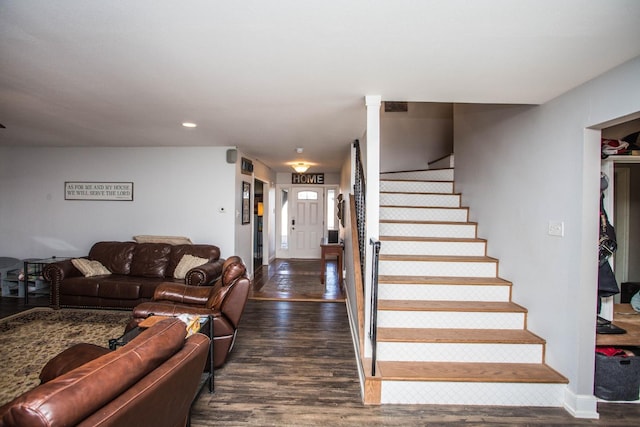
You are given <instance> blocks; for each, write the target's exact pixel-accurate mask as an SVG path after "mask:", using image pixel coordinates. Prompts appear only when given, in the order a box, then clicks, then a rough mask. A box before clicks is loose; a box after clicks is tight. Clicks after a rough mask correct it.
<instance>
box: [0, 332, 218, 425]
mask: <svg viewBox="0 0 640 427" xmlns="http://www.w3.org/2000/svg"><path fill="white" fill-rule="evenodd" d="M185 336H186V325H185V324H184V323H183V322H182V321H180V320H178V319H167V320H163V321H161V322H158V323H156V324H155V325H153V326H151V327H150V328H149V329H147V330H146V331H144V332H142V333H141V334H140V335H138V336H137V337H136V338H134V339H133V340H131V341H130V342H129V343H128V344H126V345H125V346H124V347H119V348H118V349H117V350H115V351H109V350H108V349H106V348H99V347H97V346H91V345H89V344H79V345H76V346H74V347H71V348H69V349H67V350H65V351H63V352H62V353H60V354H59V355H58V356H56V357H54V358H53V359H51V360H50V361H49V362H48V363H47V365H45V367H44V368H43V370H42V373H41V375H40V378H41V379H42V380H43V383H42V384H40V385H39V386H37V387H35V388H33V389H31V390H29V391H27V392H26V393H23V394H22V395H20V396H18V397H16V398H15V399H14V400H12V401H11V402H8V403H7V404H5V405H3V406H2V407H0V426H6V427H9V426H30V427H37V426H54V425H60V426H71V425H73V426H75V425H77V426H96V425H100V426H160V427H161V426H167V427H169V426H171V427H175V426H184V425H186V424H187V422H188V417H189V410H190V408H191V403H192V401H193V399H194V398H195V396H196V393H197V391H198V387H199V385H200V379H201V375H202V371H203V368H204V366H205V362H206V360H207V354H208V352H209V339H208V338H207V337H206V336H205V335H202V334H194V335H192V336H190V337H189V338H187V339H186V340H185ZM85 346H89V348H91V349H92V350H91V351H82V350H83V349H84V348H85ZM81 359H85V360H81Z"/></svg>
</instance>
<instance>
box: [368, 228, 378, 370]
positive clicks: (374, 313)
mask: <svg viewBox="0 0 640 427" xmlns="http://www.w3.org/2000/svg"><path fill="white" fill-rule="evenodd" d="M369 243H371V245H372V246H373V254H372V255H373V256H372V258H373V261H372V262H373V267H372V269H371V315H370V318H369V339H370V340H371V376H372V377H375V376H376V358H377V354H376V353H377V350H378V264H379V262H378V261H379V259H380V241H379V240H376V239H373V238H372V239H370V240H369Z"/></svg>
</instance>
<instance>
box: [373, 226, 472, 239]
mask: <svg viewBox="0 0 640 427" xmlns="http://www.w3.org/2000/svg"><path fill="white" fill-rule="evenodd" d="M380 236H402V237H443V238H453V239H455V238H460V239H475V238H476V225H475V224H411V223H389V222H381V223H380Z"/></svg>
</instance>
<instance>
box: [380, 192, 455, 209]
mask: <svg viewBox="0 0 640 427" xmlns="http://www.w3.org/2000/svg"><path fill="white" fill-rule="evenodd" d="M380 205H381V206H420V207H428V206H430V207H445V208H459V207H460V195H459V194H406V193H381V194H380Z"/></svg>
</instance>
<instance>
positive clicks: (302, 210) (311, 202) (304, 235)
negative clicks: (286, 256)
mask: <svg viewBox="0 0 640 427" xmlns="http://www.w3.org/2000/svg"><path fill="white" fill-rule="evenodd" d="M323 212H324V189H323V187H298V188H294V189H293V203H292V212H291V219H290V224H289V226H290V237H291V247H290V256H291V258H320V241H321V239H322V236H323V229H324V223H323V218H324V215H323Z"/></svg>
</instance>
